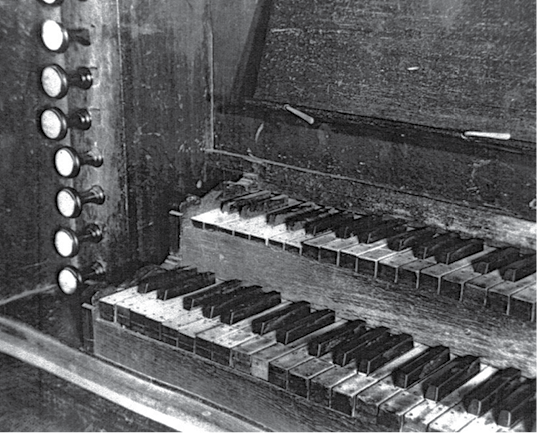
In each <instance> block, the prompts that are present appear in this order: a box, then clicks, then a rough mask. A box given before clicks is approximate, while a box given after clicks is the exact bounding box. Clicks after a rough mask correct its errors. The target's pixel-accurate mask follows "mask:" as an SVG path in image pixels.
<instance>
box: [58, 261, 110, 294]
mask: <svg viewBox="0 0 537 433" xmlns="http://www.w3.org/2000/svg"><path fill="white" fill-rule="evenodd" d="M104 274H105V269H104V266H103V265H102V264H101V263H99V262H95V263H94V264H93V265H92V266H91V267H89V268H87V269H84V270H82V271H79V270H78V269H77V268H75V267H74V266H70V265H68V266H66V267H64V268H63V269H61V270H60V271H59V272H58V275H57V277H56V281H57V282H58V287H59V288H60V290H61V291H62V292H63V293H65V294H66V295H72V294H73V293H75V292H76V291H77V290H80V289H81V288H82V287H83V286H84V282H85V281H87V280H92V279H96V278H101V277H102V276H103V275H104Z"/></svg>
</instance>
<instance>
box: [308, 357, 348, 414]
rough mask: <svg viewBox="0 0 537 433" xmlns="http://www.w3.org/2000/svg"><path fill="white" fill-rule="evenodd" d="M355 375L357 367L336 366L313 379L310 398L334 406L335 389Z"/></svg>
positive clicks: (324, 404)
mask: <svg viewBox="0 0 537 433" xmlns="http://www.w3.org/2000/svg"><path fill="white" fill-rule="evenodd" d="M355 375H356V368H355V367H354V366H352V365H347V366H345V367H340V366H339V365H336V366H334V368H331V369H330V370H328V371H326V372H324V373H321V374H319V375H317V376H315V377H313V378H312V379H311V381H310V394H309V399H310V400H311V401H314V402H315V403H318V404H320V405H322V406H325V407H332V395H333V389H334V388H335V387H336V386H338V385H339V384H340V383H342V382H344V381H346V380H347V379H349V378H350V377H353V376H355ZM349 412H350V411H349Z"/></svg>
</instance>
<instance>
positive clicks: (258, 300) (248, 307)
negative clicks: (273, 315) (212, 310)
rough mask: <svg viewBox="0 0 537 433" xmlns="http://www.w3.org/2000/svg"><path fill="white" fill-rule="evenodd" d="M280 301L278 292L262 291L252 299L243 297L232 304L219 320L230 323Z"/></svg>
mask: <svg viewBox="0 0 537 433" xmlns="http://www.w3.org/2000/svg"><path fill="white" fill-rule="evenodd" d="M280 302H281V297H280V294H279V293H278V292H269V293H263V294H262V295H257V296H255V297H254V298H253V299H250V298H248V299H245V300H244V301H243V302H241V303H239V304H237V305H235V306H233V308H231V309H229V310H228V311H226V312H224V313H222V314H221V315H220V320H221V321H222V322H223V323H228V324H230V325H232V324H234V323H237V322H239V321H241V320H243V319H246V318H247V317H250V316H253V315H254V314H257V313H261V312H262V311H265V310H267V309H269V308H272V307H274V306H276V305H278V304H279V303H280Z"/></svg>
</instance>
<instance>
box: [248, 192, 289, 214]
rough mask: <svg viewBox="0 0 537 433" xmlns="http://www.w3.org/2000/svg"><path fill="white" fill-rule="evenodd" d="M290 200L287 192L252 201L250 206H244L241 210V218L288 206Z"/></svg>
mask: <svg viewBox="0 0 537 433" xmlns="http://www.w3.org/2000/svg"><path fill="white" fill-rule="evenodd" d="M288 201H289V197H287V196H286V195H285V194H280V195H276V196H273V197H267V198H264V199H263V200H259V201H256V202H253V203H250V204H249V205H248V206H243V207H242V208H241V210H240V216H241V218H252V217H254V216H257V215H262V214H266V213H267V212H270V211H272V210H275V209H280V208H282V207H284V206H286V205H287V202H288Z"/></svg>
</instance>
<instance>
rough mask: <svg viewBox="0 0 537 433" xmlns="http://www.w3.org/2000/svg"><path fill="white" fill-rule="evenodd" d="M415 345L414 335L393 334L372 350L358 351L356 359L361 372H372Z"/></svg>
mask: <svg viewBox="0 0 537 433" xmlns="http://www.w3.org/2000/svg"><path fill="white" fill-rule="evenodd" d="M413 347H414V341H413V339H412V336H410V335H408V334H399V335H392V336H390V337H389V338H388V339H387V340H386V341H383V342H382V343H380V344H378V345H375V346H374V347H372V348H371V349H370V350H367V351H364V352H361V353H358V354H357V355H356V357H355V358H354V359H355V361H356V366H357V368H358V371H359V372H361V373H365V374H371V373H373V372H374V371H375V370H377V369H379V368H380V367H382V366H383V365H385V364H387V363H388V362H390V361H391V360H392V359H395V358H397V357H398V356H401V355H402V354H403V353H406V352H408V351H409V350H411V349H412V348H413Z"/></svg>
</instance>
